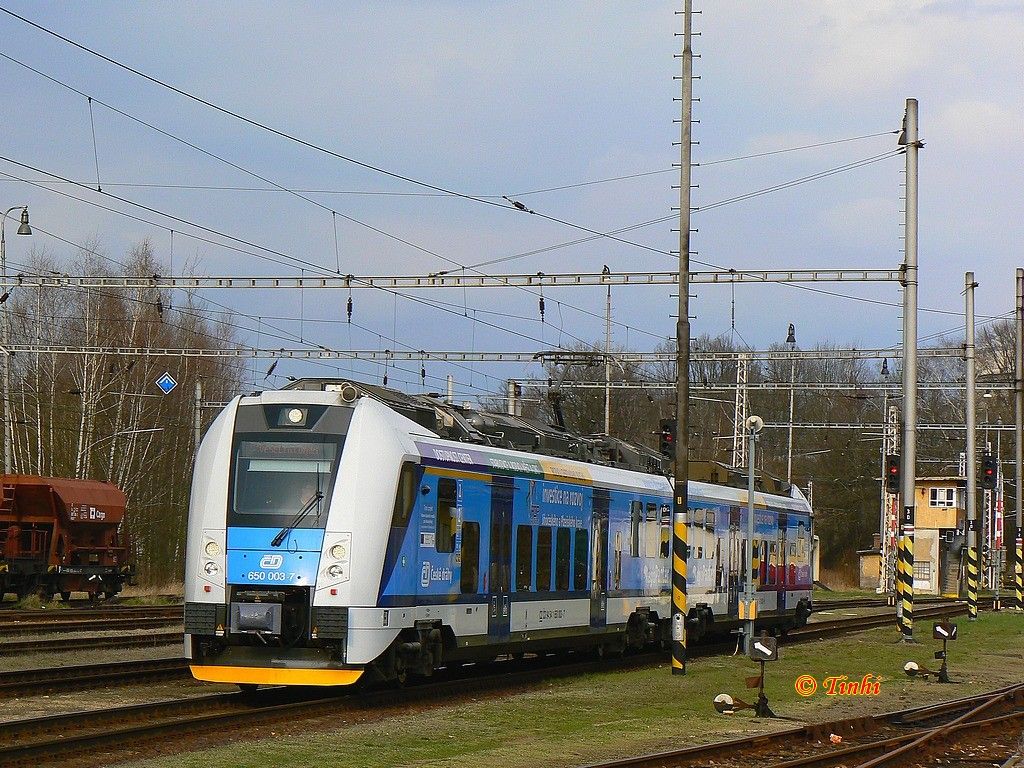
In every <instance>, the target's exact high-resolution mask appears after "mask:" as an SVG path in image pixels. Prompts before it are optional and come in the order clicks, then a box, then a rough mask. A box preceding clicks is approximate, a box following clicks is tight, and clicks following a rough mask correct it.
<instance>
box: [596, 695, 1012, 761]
mask: <svg viewBox="0 0 1024 768" xmlns="http://www.w3.org/2000/svg"><path fill="white" fill-rule="evenodd" d="M1022 690H1024V686H1022V685H1020V684H1015V685H1010V686H1006V687H1004V688H1000V689H997V690H995V691H990V692H988V693H984V694H978V695H974V696H968V697H964V698H961V699H954V700H952V701H948V702H943V703H942V704H939V705H925V706H918V707H912V708H910V709H906V710H900V711H896V712H886V713H882V714H878V715H864V716H858V717H852V718H845V719H842V720H834V721H830V722H824V723H808V724H806V725H801V726H797V727H794V728H787V729H784V730H781V731H775V732H773V733H769V734H763V733H762V734H756V735H754V736H741V737H738V738H735V739H730V740H727V741H720V742H715V743H712V744H699V745H695V746H690V747H683V748H681V749H675V750H670V751H666V752H659V753H655V754H648V755H639V756H636V757H628V758H623V759H620V760H612V761H608V762H602V763H593V764H590V765H588V766H586V768H654V767H655V766H669V765H671V766H677V765H678V766H682V765H688V764H691V763H692V764H694V765H706V762H704V761H706V760H707V759H708V758H709V757H712V756H713V757H714V758H715V759H716V764H717V765H723V764H724V755H725V754H736V755H737V757H738V758H741V759H742V760H743V762H744V763H745V764H747V765H764V763H761V762H757V760H756V756H755V755H747V754H744V753H748V752H750V751H751V750H753V749H763V748H764V747H766V746H769V745H780V746H782V745H786V746H790V747H792V746H793V745H795V744H797V743H799V742H806V741H812V740H814V741H817V740H828V737H829V736H830V735H831V734H837V735H840V736H843V737H844V738H846V737H850V736H857V735H863V734H868V733H871V732H872V731H875V730H878V729H880V728H882V727H884V726H886V725H892V724H893V723H894V722H895V723H899V722H900V721H902V720H903V719H904V718H906V717H908V716H914V715H916V714H918V713H921V712H924V711H929V710H932V716H935V715H936V714H948V713H950V712H957V711H961V710H963V709H965V708H970V709H969V713H972V712H978V711H984V709H985V708H988V707H989V706H990V703H991V702H992V701H993V700H994V699H995V700H997V701H999V700H1004V699H1005V698H1007V697H1008V696H1019V694H1020V692H1021V691H1022ZM978 705H980V707H979V706H978ZM1019 717H1024V712H1018V713H1011V714H1009V715H1003V716H1001V717H1000V718H996V719H993V722H1002V721H1004V720H1006V719H1009V718H1019ZM957 720H963V717H960V718H957ZM954 722H956V721H954ZM949 725H952V723H950V724H947V726H938V727H937V728H925V729H923V730H924V731H925V732H930V731H931V730H936V729H940V728H942V727H948V726H949ZM978 725H981V723H971V722H966V721H964V722H962V723H961V724H960V725H959V726H958V727H960V728H962V729H968V728H972V727H977V726H978ZM921 734H922V729H918V730H917V731H915V732H914V733H909V734H901V735H899V736H897V737H894V738H892V739H885V740H878V741H873V742H866V743H864V744H858V745H852V746H850V747H844V748H841V749H835V750H831V751H829V752H828V753H826V754H824V755H812V756H806V757H801V758H796V759H794V760H790V761H786V762H783V763H776V764H774V765H772V766H771V768H797V767H798V766H801V767H802V766H811V765H816V764H823V763H824V762H826V761H828V762H833V761H834V759H842V758H844V757H847V756H849V755H853V754H861V753H863V752H867V751H877V750H878V749H879V748H881V749H887V748H888V747H890V746H900V745H902V744H906V743H908V742H913V741H915V740H917V739H918V738H919V737H920V736H921ZM844 764H845V763H844ZM846 765H848V764H846ZM766 768H767V767H766ZM851 768H852V766H851ZM857 768H866V767H865V766H858V767H857Z"/></svg>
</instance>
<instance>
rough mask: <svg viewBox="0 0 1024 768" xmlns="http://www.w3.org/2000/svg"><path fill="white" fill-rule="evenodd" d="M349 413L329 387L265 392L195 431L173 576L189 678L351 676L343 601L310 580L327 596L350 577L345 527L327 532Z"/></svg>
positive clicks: (347, 680)
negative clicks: (180, 551)
mask: <svg viewBox="0 0 1024 768" xmlns="http://www.w3.org/2000/svg"><path fill="white" fill-rule="evenodd" d="M355 410H356V409H355V407H354V406H353V405H352V404H345V403H343V402H342V401H341V399H340V398H339V397H338V395H337V394H335V393H328V392H298V391H279V392H265V393H261V394H259V395H254V396H251V397H242V398H236V399H235V400H234V401H232V402H231V404H229V405H228V407H226V408H225V409H224V411H223V412H222V413H221V414H220V415H219V416H218V417H217V419H216V420H215V421H214V423H213V424H212V425H211V427H210V429H209V430H208V432H207V434H206V435H205V437H204V438H203V441H202V443H201V446H200V449H199V452H198V454H197V456H196V464H195V473H194V477H193V485H192V495H191V500H190V510H189V524H188V540H187V550H186V574H185V655H186V656H187V657H188V658H189V659H190V666H191V670H192V674H193V676H194V677H196V678H197V679H199V680H206V681H210V682H218V683H235V684H239V685H241V686H242V687H246V686H256V685H350V684H352V683H355V682H356V681H357V680H359V678H360V677H361V675H362V673H363V670H364V667H363V666H362V665H354V664H351V663H349V662H348V660H347V648H346V643H347V637H348V609H347V607H343V606H339V605H318V604H317V602H318V600H317V599H316V598H317V589H318V586H319V587H320V588H321V589H323V590H324V591H325V594H329V593H330V591H331V590H333V592H334V593H335V594H337V592H338V585H341V584H344V583H346V582H348V581H349V577H350V573H349V569H350V567H351V560H350V554H351V547H352V532H351V528H349V530H347V531H343V530H338V525H337V519H338V518H337V508H338V507H339V506H340V505H339V503H338V501H337V499H338V498H339V497H340V496H341V495H342V491H341V486H342V485H343V483H342V482H341V480H340V477H341V475H342V474H343V472H344V470H343V465H344V462H343V456H344V454H345V446H346V440H348V439H349V438H350V427H351V425H352V420H353V413H354V411H355ZM332 516H333V517H332ZM332 519H333V520H334V524H332ZM346 527H348V526H346ZM331 585H333V586H331ZM320 602H323V601H320ZM328 602H329V601H328Z"/></svg>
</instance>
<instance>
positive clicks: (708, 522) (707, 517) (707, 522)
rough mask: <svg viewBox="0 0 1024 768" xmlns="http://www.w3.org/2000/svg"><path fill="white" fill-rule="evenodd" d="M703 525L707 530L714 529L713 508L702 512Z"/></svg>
mask: <svg viewBox="0 0 1024 768" xmlns="http://www.w3.org/2000/svg"><path fill="white" fill-rule="evenodd" d="M704 527H705V528H707V529H708V530H709V531H711V532H714V530H715V510H713V509H709V510H706V511H705V512H704Z"/></svg>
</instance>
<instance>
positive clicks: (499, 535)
mask: <svg viewBox="0 0 1024 768" xmlns="http://www.w3.org/2000/svg"><path fill="white" fill-rule="evenodd" d="M488 553H489V554H488V563H489V565H488V569H487V603H488V606H487V611H488V613H487V638H488V640H489V641H490V642H495V643H497V642H504V641H507V640H508V639H509V616H510V612H511V605H510V603H511V598H510V595H509V593H510V591H511V574H512V478H509V477H495V478H494V479H493V480H492V481H491V535H490V547H489V550H488Z"/></svg>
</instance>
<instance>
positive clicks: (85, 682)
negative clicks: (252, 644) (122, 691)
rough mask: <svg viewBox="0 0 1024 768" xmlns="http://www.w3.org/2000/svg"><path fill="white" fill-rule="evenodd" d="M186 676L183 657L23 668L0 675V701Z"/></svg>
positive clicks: (176, 678) (186, 663)
mask: <svg viewBox="0 0 1024 768" xmlns="http://www.w3.org/2000/svg"><path fill="white" fill-rule="evenodd" d="M187 677H188V662H187V660H185V659H182V658H166V659H145V660H143V661H116V662H110V663H108V664H77V665H72V666H67V667H55V668H42V669H24V670H18V671H17V672H2V673H0V698H10V697H12V696H31V695H38V694H41V693H52V692H54V691H59V692H62V693H64V692H68V691H79V690H85V689H88V688H96V687H98V686H103V685H125V684H136V683H151V682H155V681H158V680H178V679H185V678H187Z"/></svg>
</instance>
